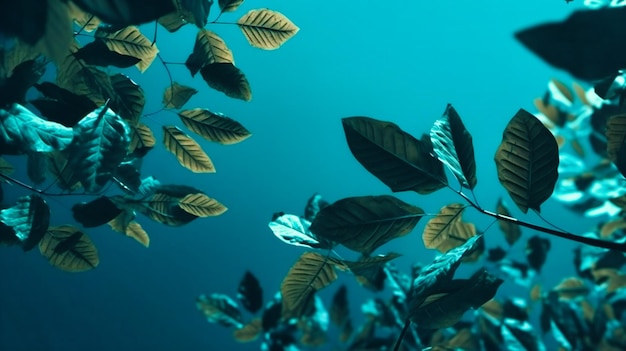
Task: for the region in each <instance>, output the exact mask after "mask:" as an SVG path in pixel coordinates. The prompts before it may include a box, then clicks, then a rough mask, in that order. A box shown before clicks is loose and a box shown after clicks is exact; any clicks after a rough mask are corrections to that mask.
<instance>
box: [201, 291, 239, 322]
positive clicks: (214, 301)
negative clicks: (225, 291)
mask: <svg viewBox="0 0 626 351" xmlns="http://www.w3.org/2000/svg"><path fill="white" fill-rule="evenodd" d="M196 307H197V308H198V310H199V311H200V312H202V313H203V314H204V316H205V317H206V319H207V321H208V322H209V323H218V324H221V325H223V326H226V327H235V328H241V327H243V325H244V324H243V318H242V317H241V312H240V311H239V308H238V307H237V303H236V302H235V301H233V299H231V298H230V297H228V296H226V295H222V294H211V295H210V296H206V295H200V296H198V297H197V298H196Z"/></svg>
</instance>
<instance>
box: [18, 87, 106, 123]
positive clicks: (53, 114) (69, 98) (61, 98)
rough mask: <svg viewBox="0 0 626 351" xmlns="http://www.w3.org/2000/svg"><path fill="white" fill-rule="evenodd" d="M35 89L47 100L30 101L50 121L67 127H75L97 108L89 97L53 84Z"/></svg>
mask: <svg viewBox="0 0 626 351" xmlns="http://www.w3.org/2000/svg"><path fill="white" fill-rule="evenodd" d="M35 88H36V89H37V90H38V91H39V92H41V93H42V94H43V95H44V96H45V97H46V99H37V100H33V101H30V103H32V104H33V105H35V107H36V108H37V109H38V110H39V111H40V112H41V114H42V115H44V116H45V117H46V119H47V120H48V121H52V122H57V123H60V124H62V125H64V126H66V127H73V126H74V125H76V123H78V121H80V120H81V119H82V118H83V117H84V116H85V115H87V114H88V113H89V112H91V111H93V110H95V109H96V108H97V106H96V104H94V102H93V101H92V100H91V99H89V98H88V97H85V96H81V95H77V94H74V93H72V92H71V91H69V90H67V89H63V88H61V87H59V86H57V85H55V84H53V83H50V82H43V83H41V84H36V85H35Z"/></svg>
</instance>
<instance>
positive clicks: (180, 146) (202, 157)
mask: <svg viewBox="0 0 626 351" xmlns="http://www.w3.org/2000/svg"><path fill="white" fill-rule="evenodd" d="M163 144H164V145H165V148H166V149H167V150H168V151H169V152H171V153H173V154H174V155H175V156H176V158H177V159H178V162H179V163H180V164H181V165H182V166H183V167H185V168H187V169H188V170H190V171H192V172H194V173H215V167H214V166H213V162H212V161H211V159H210V158H209V156H208V155H207V154H206V153H205V152H204V151H203V150H202V147H200V145H199V144H198V143H197V142H196V141H195V140H193V139H192V138H190V137H189V136H187V135H185V133H183V132H182V131H181V130H180V129H179V128H178V127H175V126H163Z"/></svg>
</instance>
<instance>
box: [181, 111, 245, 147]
mask: <svg viewBox="0 0 626 351" xmlns="http://www.w3.org/2000/svg"><path fill="white" fill-rule="evenodd" d="M178 116H179V117H180V119H181V121H183V123H184V124H185V126H186V127H187V128H189V129H190V130H192V131H193V132H194V133H196V134H198V135H200V136H202V137H203V138H204V139H206V140H209V141H214V142H218V143H220V144H224V145H229V144H236V143H239V142H241V141H243V140H245V139H247V138H249V137H250V136H251V135H252V134H251V133H250V132H249V131H248V130H247V129H246V128H245V127H244V126H242V125H241V124H240V123H239V122H237V121H235V120H233V119H231V118H229V117H226V116H224V115H222V114H219V113H213V112H211V111H209V110H205V109H200V108H196V109H193V110H185V111H181V112H180V113H178Z"/></svg>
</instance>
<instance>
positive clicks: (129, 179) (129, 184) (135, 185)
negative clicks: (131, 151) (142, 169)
mask: <svg viewBox="0 0 626 351" xmlns="http://www.w3.org/2000/svg"><path fill="white" fill-rule="evenodd" d="M137 167H138V166H137V165H136V164H135V162H133V161H124V162H122V163H120V165H119V166H117V168H116V169H115V175H114V177H115V182H116V183H117V185H119V186H120V187H121V188H122V190H124V191H126V192H128V193H131V194H136V193H137V192H138V191H139V187H140V186H141V179H140V178H141V174H140V173H139V169H137Z"/></svg>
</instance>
